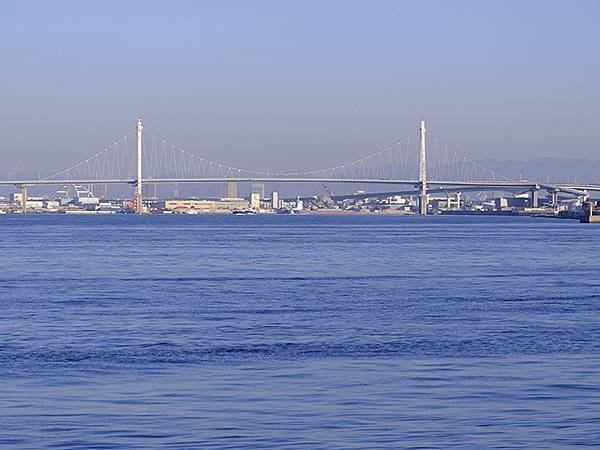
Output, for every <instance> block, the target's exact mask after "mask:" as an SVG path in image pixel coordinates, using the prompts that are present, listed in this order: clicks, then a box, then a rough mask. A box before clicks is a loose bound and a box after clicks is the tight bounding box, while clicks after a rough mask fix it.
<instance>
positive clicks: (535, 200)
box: [531, 189, 540, 208]
mask: <svg viewBox="0 0 600 450" xmlns="http://www.w3.org/2000/svg"><path fill="white" fill-rule="evenodd" d="M539 206H540V193H539V191H538V190H537V189H532V191H531V207H532V208H539Z"/></svg>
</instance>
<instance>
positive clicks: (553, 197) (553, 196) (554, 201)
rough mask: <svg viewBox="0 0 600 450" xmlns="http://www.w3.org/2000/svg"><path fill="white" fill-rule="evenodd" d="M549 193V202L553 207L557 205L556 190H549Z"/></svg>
mask: <svg viewBox="0 0 600 450" xmlns="http://www.w3.org/2000/svg"><path fill="white" fill-rule="evenodd" d="M549 195H550V204H551V205H552V207H553V208H557V207H558V191H552V192H549Z"/></svg>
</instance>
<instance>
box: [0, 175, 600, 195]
mask: <svg viewBox="0 0 600 450" xmlns="http://www.w3.org/2000/svg"><path fill="white" fill-rule="evenodd" d="M227 182H237V183H318V184H334V183H343V184H379V185H405V186H420V182H419V180H396V179H387V178H386V179H383V178H375V179H372V178H364V179H356V178H287V177H231V178H143V179H142V183H154V184H165V183H171V184H172V183H227ZM89 184H130V185H136V184H137V180H136V179H133V178H129V179H76V180H75V179H73V180H68V179H38V180H0V186H48V185H61V186H65V185H89ZM427 185H428V186H430V187H432V188H437V189H439V190H441V191H444V190H446V191H450V190H458V189H463V190H472V189H475V190H477V189H479V190H502V189H509V190H523V191H527V190H548V191H552V192H564V193H567V194H573V195H581V194H583V193H584V191H600V184H575V183H539V182H531V181H516V180H506V181H477V180H472V181H469V180H467V181H427Z"/></svg>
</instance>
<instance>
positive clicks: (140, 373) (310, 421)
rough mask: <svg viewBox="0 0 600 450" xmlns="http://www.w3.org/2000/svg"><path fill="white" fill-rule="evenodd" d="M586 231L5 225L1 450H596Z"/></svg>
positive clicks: (246, 223) (560, 225) (300, 219)
mask: <svg viewBox="0 0 600 450" xmlns="http://www.w3.org/2000/svg"><path fill="white" fill-rule="evenodd" d="M599 237H600V227H599V226H594V225H591V224H590V225H582V224H579V223H578V222H575V221H566V220H553V219H539V218H538V219H534V218H515V217H445V216H440V217H427V218H420V217H382V216H202V215H195V216H186V215H162V216H161V215H158V216H133V215H113V216H67V215H23V216H18V215H13V216H1V217H0V447H1V448H15V449H36V448H39V449H50V448H51V449H57V448H73V449H92V448H93V449H112V448H132V449H151V448H169V449H195V448H307V449H321V448H323V449H325V448H327V449H330V448H333V449H337V448H339V449H346V448H439V449H445V448H561V449H562V448H575V447H577V448H586V447H587V448H595V447H596V448H597V447H599V446H600V339H599V338H600V239H599Z"/></svg>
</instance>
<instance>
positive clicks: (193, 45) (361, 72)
mask: <svg viewBox="0 0 600 450" xmlns="http://www.w3.org/2000/svg"><path fill="white" fill-rule="evenodd" d="M598 23H600V1H587V0H579V1H577V2H570V1H566V0H565V1H561V2H558V1H543V0H539V1H523V0H520V1H501V0H496V1H485V2H482V1H460V0H454V1H433V0H420V1H384V0H379V1H367V0H365V1H349V0H344V1H333V0H331V1H327V0H320V1H310V0H303V1H285V0H281V1H261V0H253V1H228V0H220V1H184V0H174V1H168V2H167V1H151V0H147V1H127V2H126V1H110V0H103V1H101V2H81V1H64V0H53V1H51V2H49V1H29V0H19V1H15V0H0V57H1V64H0V94H1V95H0V100H1V101H0V133H1V138H0V172H6V171H7V170H12V171H13V173H15V172H35V171H38V170H41V171H44V172H45V171H54V170H60V169H62V168H64V167H67V166H69V165H71V164H72V163H73V162H76V161H79V160H81V159H83V158H85V157H87V156H89V155H91V154H93V153H95V152H96V151H98V150H101V149H102V148H104V147H106V146H108V145H109V144H111V143H112V142H114V140H115V139H117V138H119V137H120V136H122V135H123V134H125V133H126V132H127V131H129V130H131V129H133V128H134V127H135V121H136V119H137V117H138V116H141V117H142V118H143V120H144V124H145V126H147V127H148V128H149V129H151V130H152V131H154V132H156V133H158V134H160V135H162V136H165V137H166V138H168V139H169V141H171V142H173V143H175V144H177V145H179V146H181V147H183V148H185V149H186V150H188V151H190V152H193V153H196V154H198V155H201V156H204V157H206V158H208V159H212V160H216V161H220V162H224V163H227V164H230V165H234V166H237V167H245V168H249V169H272V170H287V169H298V168H318V167H325V166H330V165H334V164H336V163H341V162H345V161H349V160H353V159H356V158H357V157H360V156H362V155H366V154H368V153H372V152H374V151H377V150H379V149H382V148H384V147H386V146H387V145H389V144H390V143H393V142H396V141H397V140H399V139H400V138H402V137H404V136H406V135H408V134H410V133H411V132H413V131H414V130H416V129H418V127H419V121H420V119H422V118H424V119H426V120H427V124H428V128H429V129H430V130H431V131H432V133H434V134H435V135H436V136H438V137H439V138H440V139H441V140H442V141H443V142H445V143H447V144H449V145H451V146H453V147H455V148H457V149H460V150H461V151H462V152H464V153H465V154H466V155H468V156H469V157H471V158H473V159H486V158H494V159H498V160H510V159H523V160H527V159H533V158H539V157H579V158H589V159H598V160H600V152H599V145H600V127H599V126H598V124H599V123H600V87H599V85H598V82H599V80H600V60H599V58H598V55H599V54H600V52H599V50H600V27H599V26H598Z"/></svg>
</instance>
